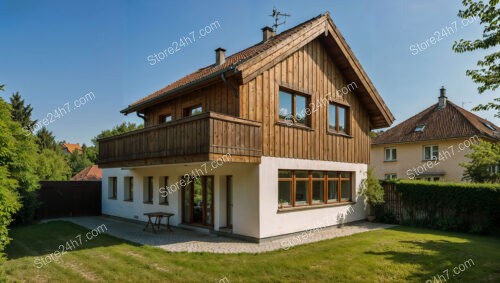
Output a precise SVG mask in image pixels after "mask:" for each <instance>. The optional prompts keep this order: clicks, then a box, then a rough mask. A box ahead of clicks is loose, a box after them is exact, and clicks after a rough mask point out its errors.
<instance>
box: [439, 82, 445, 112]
mask: <svg viewBox="0 0 500 283" xmlns="http://www.w3.org/2000/svg"><path fill="white" fill-rule="evenodd" d="M446 99H447V97H446V89H445V88H444V86H442V87H441V89H440V90H439V104H438V109H443V108H445V107H446Z"/></svg>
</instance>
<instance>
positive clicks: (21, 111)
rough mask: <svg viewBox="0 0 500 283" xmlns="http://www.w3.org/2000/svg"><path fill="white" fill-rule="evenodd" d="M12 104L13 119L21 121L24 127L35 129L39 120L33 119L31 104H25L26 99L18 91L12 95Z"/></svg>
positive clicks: (30, 129)
mask: <svg viewBox="0 0 500 283" xmlns="http://www.w3.org/2000/svg"><path fill="white" fill-rule="evenodd" d="M10 105H11V106H12V110H11V113H12V119H13V120H14V121H16V122H19V123H20V124H21V126H22V127H23V128H24V129H27V130H29V131H33V130H34V129H35V125H36V122H37V121H36V120H35V121H33V120H31V112H33V107H31V104H28V105H26V106H25V105H24V99H22V97H21V95H20V94H19V92H18V91H17V92H16V93H13V94H12V96H11V97H10Z"/></svg>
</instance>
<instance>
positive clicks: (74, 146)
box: [62, 143, 82, 153]
mask: <svg viewBox="0 0 500 283" xmlns="http://www.w3.org/2000/svg"><path fill="white" fill-rule="evenodd" d="M62 146H63V148H64V149H66V150H67V151H68V152H69V153H73V152H74V151H78V153H81V152H82V147H81V146H80V145H79V144H77V143H64V144H63V145H62Z"/></svg>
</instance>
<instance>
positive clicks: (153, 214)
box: [143, 212, 174, 233]
mask: <svg viewBox="0 0 500 283" xmlns="http://www.w3.org/2000/svg"><path fill="white" fill-rule="evenodd" d="M144 215H145V216H147V217H148V223H147V224H146V227H144V229H143V231H146V229H147V228H148V227H149V225H151V228H152V229H153V233H156V232H157V231H158V232H159V231H160V225H161V220H162V219H163V217H166V218H167V230H168V231H170V232H174V231H173V230H172V228H170V217H172V216H174V214H173V213H167V212H148V213H144ZM152 218H154V222H153V221H151V219H152ZM155 226H156V228H155Z"/></svg>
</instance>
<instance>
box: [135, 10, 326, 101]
mask: <svg viewBox="0 0 500 283" xmlns="http://www.w3.org/2000/svg"><path fill="white" fill-rule="evenodd" d="M323 16H324V15H319V16H317V17H315V18H312V19H310V20H308V21H306V22H304V23H302V24H299V25H297V26H295V27H293V28H291V29H288V30H286V31H284V32H282V33H280V34H278V35H276V36H274V37H272V38H271V39H269V40H267V41H265V42H260V43H257V44H255V45H253V46H251V47H249V48H247V49H244V50H242V51H239V52H237V53H235V54H233V55H231V56H229V57H227V58H226V62H225V63H224V64H222V65H215V64H212V65H210V66H206V67H204V68H201V69H199V70H197V71H195V72H193V73H191V74H189V75H187V76H185V77H183V78H181V79H179V80H177V81H175V82H173V83H171V84H169V85H167V86H166V87H164V88H162V89H160V90H158V91H155V92H154V93H152V94H150V95H148V96H146V97H144V98H142V99H140V100H138V101H136V102H134V103H132V104H131V105H130V106H135V105H138V104H140V103H142V102H145V101H148V100H150V99H153V98H155V97H158V96H160V95H162V94H164V93H166V92H168V91H171V90H174V89H176V88H179V87H181V86H184V85H187V84H189V83H192V82H195V81H197V80H201V79H204V78H207V77H208V76H210V75H213V74H216V73H217V72H219V71H222V70H225V69H228V68H230V67H236V66H237V65H238V64H241V63H243V62H244V61H246V60H248V59H250V58H252V57H254V56H256V55H258V54H259V53H261V52H263V51H265V50H267V49H269V48H271V47H273V46H275V45H277V44H279V43H280V42H282V41H283V40H285V39H287V38H288V37H289V36H291V35H293V34H295V33H297V32H299V31H301V30H303V29H304V28H307V27H308V26H309V25H311V24H312V23H313V22H314V21H315V20H318V19H321V17H323Z"/></svg>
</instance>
